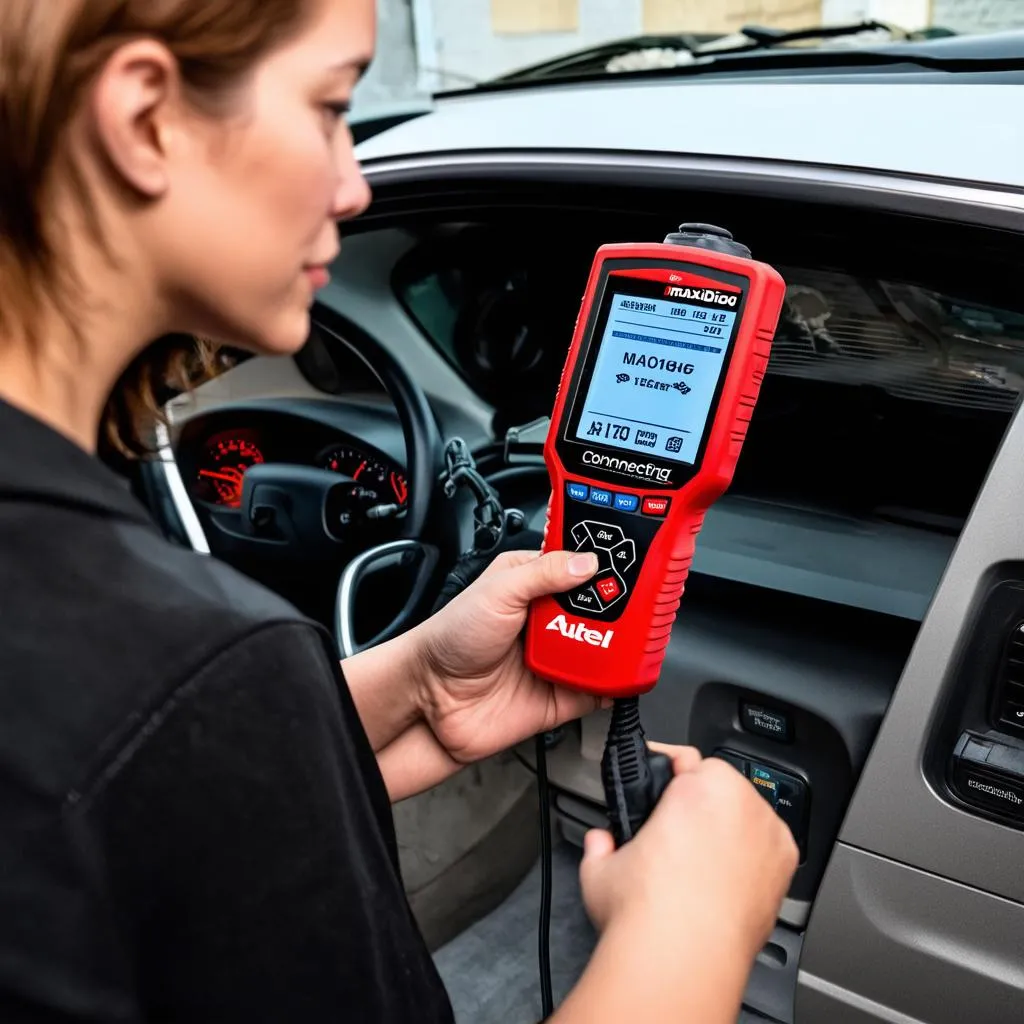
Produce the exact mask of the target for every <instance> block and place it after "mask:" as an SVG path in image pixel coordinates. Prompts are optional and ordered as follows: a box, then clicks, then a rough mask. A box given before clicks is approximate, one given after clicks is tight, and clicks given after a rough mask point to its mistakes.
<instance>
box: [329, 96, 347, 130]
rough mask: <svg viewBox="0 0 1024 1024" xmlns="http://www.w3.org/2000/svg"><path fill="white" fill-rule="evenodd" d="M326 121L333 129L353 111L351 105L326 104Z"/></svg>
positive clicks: (340, 103)
mask: <svg viewBox="0 0 1024 1024" xmlns="http://www.w3.org/2000/svg"><path fill="white" fill-rule="evenodd" d="M323 109H324V120H325V121H326V122H327V124H328V125H329V126H330V127H331V128H333V127H334V126H335V125H336V124H337V123H338V122H339V121H340V120H342V119H343V118H344V117H345V116H346V115H347V114H348V112H349V110H350V109H351V104H350V103H348V102H347V101H346V102H338V103H325V104H324V107H323Z"/></svg>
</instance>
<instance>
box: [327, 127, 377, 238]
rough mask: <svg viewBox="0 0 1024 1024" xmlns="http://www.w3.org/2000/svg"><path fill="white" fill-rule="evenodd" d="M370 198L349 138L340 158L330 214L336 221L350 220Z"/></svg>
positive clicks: (368, 188) (366, 205)
mask: <svg viewBox="0 0 1024 1024" xmlns="http://www.w3.org/2000/svg"><path fill="white" fill-rule="evenodd" d="M371 198H372V193H371V192H370V186H369V185H368V184H367V182H366V178H364V177H363V171H362V168H361V167H360V166H359V161H358V160H357V159H356V154H355V150H354V149H353V148H352V141H351V136H349V139H348V140H347V144H346V145H345V146H344V153H343V155H342V158H341V174H340V175H339V178H338V188H337V190H336V191H335V193H334V204H333V209H332V211H331V213H332V215H333V216H334V218H335V219H336V220H351V219H352V218H353V217H358V216H359V214H361V213H362V212H363V211H364V210H365V209H366V208H367V207H368V206H369V205H370V199H371Z"/></svg>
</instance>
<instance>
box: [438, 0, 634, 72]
mask: <svg viewBox="0 0 1024 1024" xmlns="http://www.w3.org/2000/svg"><path fill="white" fill-rule="evenodd" d="M492 2H499V3H500V2H501V0H432V3H433V8H434V26H435V33H436V35H435V37H436V40H437V42H436V47H437V62H438V66H439V67H440V68H441V69H442V70H444V71H447V72H453V73H455V74H457V75H466V76H468V77H470V78H473V79H477V80H480V79H484V78H491V77H493V76H494V75H499V74H502V73H503V72H506V71H511V70H513V69H515V68H518V67H523V66H525V65H527V64H533V63H536V62H537V61H542V60H545V59H547V58H548V57H557V56H558V55H559V54H562V53H567V52H568V51H570V50H578V49H583V48H584V47H587V46H595V45H597V44H598V43H603V42H607V41H608V40H610V39H617V38H621V37H622V36H634V35H638V34H639V33H640V32H641V31H642V23H641V4H640V0H576V3H575V7H576V19H575V20H576V26H577V27H576V29H575V30H573V31H562V32H538V33H531V32H515V33H501V34H498V33H495V32H493V31H492V28H491V4H492ZM514 2H516V0H511V3H514ZM502 6H504V5H503V4H502ZM523 24H525V21H524V22H523ZM458 84H459V83H458V80H455V81H451V82H450V85H451V86H452V87H458Z"/></svg>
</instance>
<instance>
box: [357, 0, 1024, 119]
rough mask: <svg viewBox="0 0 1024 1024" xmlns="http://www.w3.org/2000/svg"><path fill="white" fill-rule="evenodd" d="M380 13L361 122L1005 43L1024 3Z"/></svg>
mask: <svg viewBox="0 0 1024 1024" xmlns="http://www.w3.org/2000/svg"><path fill="white" fill-rule="evenodd" d="M377 7H378V12H379V38H378V45H377V56H376V59H375V60H374V63H373V65H372V67H371V69H370V71H369V73H368V75H367V77H366V79H365V80H364V82H363V83H362V84H361V85H360V87H359V90H358V92H357V95H356V102H355V104H354V114H355V117H356V119H357V120H358V119H359V117H360V116H369V115H379V114H380V113H381V112H382V111H384V112H386V111H387V110H388V108H393V109H396V110H401V109H402V108H403V107H408V106H410V105H417V104H419V105H423V104H425V103H429V101H430V98H431V97H432V96H433V95H434V94H436V93H438V92H445V91H451V90H460V89H471V88H474V87H479V86H483V85H487V84H489V83H495V82H527V81H530V82H537V81H544V80H558V79H562V80H564V79H570V78H574V77H583V76H587V77H593V76H595V75H597V76H602V75H617V74H629V73H631V72H633V73H635V72H638V71H650V70H653V69H665V68H678V67H684V66H686V65H688V64H694V63H700V62H705V63H707V62H713V61H718V62H721V61H722V59H723V58H726V59H730V58H732V59H734V58H735V57H736V56H737V55H741V56H743V57H749V56H750V55H763V54H775V55H777V54H778V51H780V50H782V51H783V56H784V55H785V54H786V53H793V52H795V51H801V52H806V51H808V50H818V51H821V50H824V49H829V50H832V51H834V50H836V49H837V48H845V49H846V50H847V51H848V50H850V49H870V50H872V51H873V52H877V51H878V49H879V48H885V47H889V48H891V47H896V46H898V47H904V48H905V47H907V46H916V47H920V48H924V49H927V48H928V47H935V46H936V44H939V43H946V44H948V42H949V41H950V40H951V39H952V40H961V39H964V37H968V39H970V40H974V39H984V38H986V37H992V38H993V41H994V43H995V44H998V41H999V38H998V37H999V35H1000V34H1005V33H1009V32H1012V31H1014V30H1021V29H1024V3H1021V2H1019V0H990V2H987V3H978V2H977V0H614V2H609V0H378V4H377ZM964 41H965V42H967V41H968V40H967V39H964ZM922 52H924V50H923V51H922ZM928 52H932V51H928ZM938 52H939V53H940V54H941V53H945V52H951V51H949V50H944V49H942V48H941V47H940V49H939V51H938ZM957 54H958V55H960V51H957ZM979 55H980V56H984V51H983V50H982V51H981V52H980V53H979V52H978V50H977V48H975V49H973V50H971V51H970V56H972V57H977V56H979Z"/></svg>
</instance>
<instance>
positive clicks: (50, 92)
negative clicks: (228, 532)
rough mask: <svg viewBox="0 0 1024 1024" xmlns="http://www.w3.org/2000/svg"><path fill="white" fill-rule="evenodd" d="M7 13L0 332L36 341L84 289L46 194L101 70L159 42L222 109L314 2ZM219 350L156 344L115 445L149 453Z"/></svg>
mask: <svg viewBox="0 0 1024 1024" xmlns="http://www.w3.org/2000/svg"><path fill="white" fill-rule="evenodd" d="M2 2H3V11H2V13H0V334H8V335H11V334H19V333H20V334H22V335H24V336H25V337H26V338H27V339H28V340H29V341H30V342H31V341H34V340H36V339H34V338H33V336H32V322H33V320H34V319H35V318H36V317H37V316H38V310H39V309H40V308H41V306H42V304H43V302H44V300H45V299H49V300H50V301H51V302H54V303H56V304H57V306H58V308H60V309H61V310H62V312H63V314H64V315H65V316H66V317H67V319H68V320H69V322H71V323H74V311H73V308H72V307H73V305H74V299H73V296H74V295H75V292H76V291H79V290H80V283H79V282H78V281H76V280H75V279H74V278H73V277H72V274H71V268H69V267H67V266H64V265H62V264H61V262H60V259H59V225H54V224H53V223H52V218H48V213H49V208H50V207H49V204H48V202H47V199H48V196H49V194H50V192H51V189H52V187H53V182H54V178H55V175H56V174H57V172H58V165H61V166H60V171H64V172H67V173H69V174H70V176H71V178H70V181H71V184H72V185H73V186H75V187H77V188H78V189H79V191H80V190H81V183H80V180H79V179H78V176H77V175H76V173H75V168H74V167H73V166H72V165H70V164H68V165H67V166H63V164H64V162H63V161H62V160H61V159H60V158H61V157H62V155H63V154H62V152H61V146H62V141H63V137H64V129H65V127H66V125H67V124H68V122H69V121H70V119H71V118H72V116H73V115H74V113H75V111H76V110H77V108H78V107H79V105H80V104H81V102H82V100H83V98H84V96H85V93H86V91H87V90H88V88H89V86H90V85H91V83H92V81H93V80H94V79H95V77H96V75H97V74H98V73H99V71H100V69H101V68H102V67H103V65H104V63H105V62H106V61H107V59H109V57H110V56H111V55H112V54H113V53H114V51H115V50H116V49H117V47H118V46H120V45H122V44H123V43H125V42H127V41H129V40H131V39H137V38H141V37H148V38H153V39H156V40H158V41H160V42H162V43H163V44H164V45H165V46H166V47H167V48H168V49H169V50H170V52H171V53H172V54H173V55H174V57H175V58H176V59H177V61H178V65H179V68H180V72H181V76H182V80H183V82H184V84H185V87H186V89H188V90H189V92H190V93H191V95H192V97H193V98H194V100H195V101H196V102H197V103H205V104H207V105H210V104H213V103H215V102H216V101H217V100H218V99H219V98H221V97H223V96H224V95H226V94H227V93H228V91H229V90H230V88H231V86H232V85H235V84H236V83H237V82H238V81H239V80H240V79H241V78H242V77H243V76H244V74H245V73H246V72H247V71H248V70H249V69H250V68H251V67H252V66H253V64H255V63H256V62H257V61H258V60H259V59H260V58H261V57H262V56H263V55H264V54H265V53H267V52H268V51H269V50H270V49H272V48H273V47H274V46H276V45H278V44H280V43H281V42H283V41H285V40H286V39H287V38H288V37H289V36H290V35H291V34H293V33H294V32H295V31H297V30H298V29H299V27H300V25H301V23H302V21H303V18H304V16H305V15H306V14H307V13H308V11H309V8H310V0H2ZM217 358H218V357H217V348H216V346H215V345H213V344H212V343H209V342H200V341H197V340H195V339H191V338H185V337H182V336H175V337H173V338H167V339H163V340H161V341H160V342H158V343H156V344H154V345H152V346H150V347H149V348H147V349H146V351H145V352H143V353H142V354H141V355H140V356H139V357H138V358H137V359H136V360H135V362H134V363H133V364H132V365H131V366H130V367H129V368H128V370H127V371H126V372H125V374H124V375H123V376H122V378H121V380H120V381H119V383H118V386H117V388H116V389H115V391H114V394H113V395H112V396H111V400H110V404H109V406H108V409H107V413H106V416H105V423H104V431H105V434H106V437H107V439H108V441H110V442H112V443H113V444H114V446H115V447H116V448H118V449H119V450H121V451H122V452H125V453H133V454H141V453H142V452H144V451H145V450H146V449H147V445H146V441H145V438H146V436H147V434H148V432H149V427H150V426H151V425H152V423H153V422H154V420H155V418H156V417H157V416H159V414H160V405H161V404H162V401H163V400H166V397H167V391H168V389H171V390H172V391H173V390H180V389H183V388H188V387H191V386H194V385H195V384H196V383H198V382H199V381H200V380H202V379H204V378H206V377H207V376H209V375H210V373H211V372H213V371H214V370H215V367H216V361H217Z"/></svg>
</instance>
